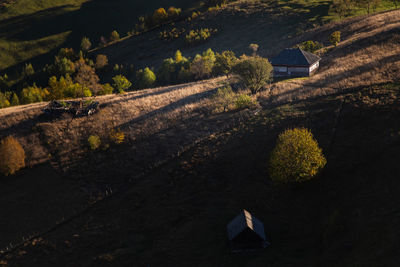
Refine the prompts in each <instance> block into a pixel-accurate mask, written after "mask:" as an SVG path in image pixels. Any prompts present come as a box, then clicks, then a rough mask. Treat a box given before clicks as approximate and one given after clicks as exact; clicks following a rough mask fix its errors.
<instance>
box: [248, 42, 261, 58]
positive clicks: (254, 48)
mask: <svg viewBox="0 0 400 267" xmlns="http://www.w3.org/2000/svg"><path fill="white" fill-rule="evenodd" d="M259 47H260V46H259V45H258V44H250V45H249V49H250V50H251V51H252V55H253V57H255V56H257V51H258V48H259Z"/></svg>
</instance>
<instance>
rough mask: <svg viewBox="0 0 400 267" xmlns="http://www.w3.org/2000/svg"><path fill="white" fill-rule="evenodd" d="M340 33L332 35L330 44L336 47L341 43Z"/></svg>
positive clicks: (336, 32)
mask: <svg viewBox="0 0 400 267" xmlns="http://www.w3.org/2000/svg"><path fill="white" fill-rule="evenodd" d="M340 35H341V33H340V31H335V32H333V33H332V34H331V36H330V37H329V42H330V43H331V44H332V45H334V46H337V45H338V43H340Z"/></svg>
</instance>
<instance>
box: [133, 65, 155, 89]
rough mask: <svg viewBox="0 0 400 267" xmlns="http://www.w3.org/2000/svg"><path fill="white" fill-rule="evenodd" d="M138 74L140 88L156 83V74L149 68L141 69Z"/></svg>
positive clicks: (149, 86)
mask: <svg viewBox="0 0 400 267" xmlns="http://www.w3.org/2000/svg"><path fill="white" fill-rule="evenodd" d="M136 76H137V81H138V87H139V88H151V87H152V86H154V84H155V83H156V75H155V74H154V72H153V71H152V70H151V69H149V68H145V69H144V70H139V71H138V73H137V74H136Z"/></svg>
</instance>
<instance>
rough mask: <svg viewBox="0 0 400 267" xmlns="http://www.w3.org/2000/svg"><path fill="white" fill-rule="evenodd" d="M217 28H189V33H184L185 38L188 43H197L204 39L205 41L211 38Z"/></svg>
mask: <svg viewBox="0 0 400 267" xmlns="http://www.w3.org/2000/svg"><path fill="white" fill-rule="evenodd" d="M217 32H218V30H217V29H207V28H206V29H198V30H191V31H190V32H189V34H187V35H186V37H185V40H186V42H187V43H188V44H190V45H193V44H198V43H202V42H204V41H207V40H208V39H210V38H211V36H212V35H213V34H215V33H217Z"/></svg>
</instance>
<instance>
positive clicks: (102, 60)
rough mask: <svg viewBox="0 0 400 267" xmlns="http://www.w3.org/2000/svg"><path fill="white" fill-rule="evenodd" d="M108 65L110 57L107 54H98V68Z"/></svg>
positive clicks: (96, 65)
mask: <svg viewBox="0 0 400 267" xmlns="http://www.w3.org/2000/svg"><path fill="white" fill-rule="evenodd" d="M107 65H108V58H107V56H106V55H101V54H100V55H97V56H96V63H95V68H96V69H102V68H104V67H105V66H107Z"/></svg>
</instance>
